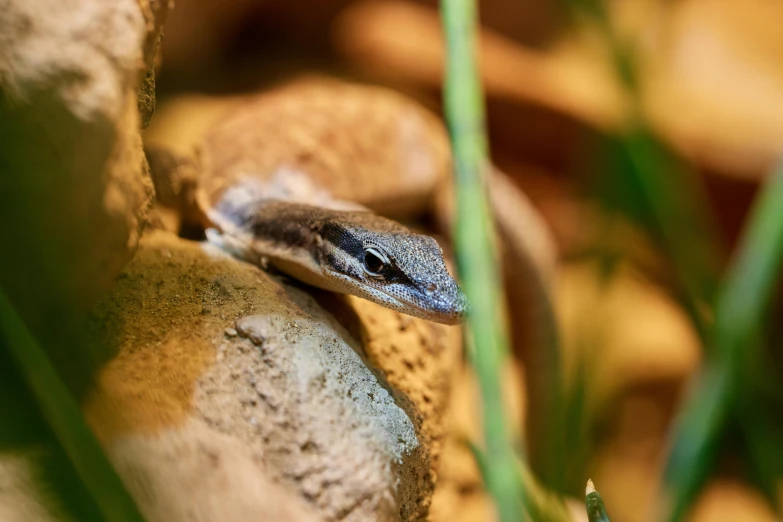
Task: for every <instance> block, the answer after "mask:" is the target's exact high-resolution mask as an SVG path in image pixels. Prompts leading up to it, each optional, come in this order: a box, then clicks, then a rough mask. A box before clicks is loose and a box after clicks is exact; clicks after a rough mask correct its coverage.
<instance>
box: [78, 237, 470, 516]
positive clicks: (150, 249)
mask: <svg viewBox="0 0 783 522" xmlns="http://www.w3.org/2000/svg"><path fill="white" fill-rule="evenodd" d="M310 294H312V295H310ZM313 296H315V298H314V297H313ZM326 309H328V310H329V311H330V312H331V313H329V312H327V311H326ZM91 325H92V326H91V329H90V339H91V340H90V342H89V344H88V346H89V350H88V352H89V353H91V354H92V355H93V356H94V357H95V358H96V359H97V360H100V359H103V358H106V359H109V362H108V363H107V364H106V365H105V366H104V367H103V370H102V372H101V373H100V374H99V376H98V380H97V384H96V386H95V387H94V389H93V390H92V392H91V393H90V395H89V397H88V400H87V403H86V411H87V414H88V418H89V419H90V422H91V424H92V426H93V427H94V428H95V430H96V432H97V433H98V434H99V437H100V438H101V440H102V442H103V443H104V446H105V447H106V448H107V450H108V452H109V455H110V458H111V459H112V460H113V462H114V463H115V464H116V466H117V468H118V471H119V473H120V475H121V476H122V478H123V479H124V480H125V482H126V484H127V485H128V487H129V489H130V491H131V493H132V494H133V495H134V497H135V498H136V499H137V501H138V502H139V504H140V507H141V509H142V511H143V512H144V513H145V515H146V516H147V517H148V519H149V520H150V521H151V522H154V521H164V520H165V521H175V522H176V521H179V520H182V521H185V520H270V521H271V520H274V521H286V520H292V521H293V520H297V521H300V520H301V521H308V520H345V521H368V520H378V521H387V520H388V521H394V520H406V521H407V520H417V519H421V518H422V517H424V516H425V515H426V512H427V509H428V506H429V501H430V498H431V494H432V490H433V486H434V473H433V471H432V469H433V465H434V463H435V460H436V457H437V454H438V452H439V449H440V444H441V439H442V438H443V435H444V431H443V427H442V426H443V415H444V407H445V403H446V397H447V390H448V382H449V375H450V373H452V372H453V370H454V368H455V367H456V364H457V362H458V360H459V354H460V338H459V329H457V328H450V327H446V326H441V325H436V324H432V323H428V322H426V321H421V320H417V319H414V318H408V317H403V316H400V315H399V314H397V313H395V312H392V311H390V310H386V309H383V308H380V307H378V306H377V305H374V304H372V303H369V302H367V301H362V300H358V299H352V298H344V297H341V296H335V295H332V294H329V293H321V292H316V291H313V290H309V291H305V288H304V287H297V286H296V285H295V284H293V283H292V282H290V281H286V280H281V279H278V278H277V277H273V276H270V275H269V274H267V273H266V272H264V271H262V270H260V269H259V268H257V267H254V266H252V265H250V264H247V263H244V262H241V261H237V260H235V259H233V258H230V257H228V256H227V255H226V254H224V253H222V252H221V251H219V250H217V249H215V248H214V247H212V246H210V245H207V244H202V243H197V242H192V241H186V240H182V239H179V238H176V237H175V236H173V235H170V234H169V233H167V232H163V231H159V232H155V233H151V234H150V235H149V237H147V238H146V239H145V240H143V242H142V247H141V249H140V250H139V252H138V253H137V255H136V256H135V257H134V259H133V261H132V262H131V263H130V265H129V266H128V267H127V269H126V270H125V272H123V274H122V276H121V278H120V280H119V282H118V283H117V285H116V288H115V290H114V291H113V292H112V293H111V294H110V295H109V296H107V297H106V299H105V300H103V301H102V302H101V303H100V305H99V306H98V307H97V308H96V310H95V311H94V314H93V318H92V320H91ZM114 353H116V355H112V354H114ZM381 368H382V369H381Z"/></svg>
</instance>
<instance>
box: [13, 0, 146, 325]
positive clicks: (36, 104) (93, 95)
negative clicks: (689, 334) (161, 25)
mask: <svg viewBox="0 0 783 522" xmlns="http://www.w3.org/2000/svg"><path fill="white" fill-rule="evenodd" d="M156 12H160V11H156ZM148 21H150V20H145V17H144V15H143V14H142V10H141V9H140V6H139V4H138V3H137V2H136V0H121V1H117V2H109V3H107V2H101V1H98V0H74V1H71V2H61V1H59V0H45V1H36V2H29V1H26V0H18V1H10V2H4V3H3V6H2V8H0V49H2V51H1V52H0V137H1V138H2V145H1V146H0V183H2V190H0V221H2V222H3V223H5V224H6V225H7V227H6V232H5V236H4V242H5V243H6V244H7V245H13V248H8V249H4V253H3V255H2V256H0V283H1V284H2V286H3V288H4V289H5V290H6V291H7V292H8V293H9V294H10V296H11V298H12V300H13V302H14V304H15V306H16V307H17V309H18V310H19V311H20V313H22V315H23V316H24V317H25V319H26V320H27V321H28V323H29V324H30V325H31V327H32V328H33V330H34V331H35V332H36V333H37V334H39V335H40V336H42V337H44V338H45V339H47V340H48V339H59V337H60V336H61V335H62V330H63V328H65V327H68V326H71V325H72V324H73V323H74V322H75V320H76V319H78V318H80V316H82V315H83V314H84V313H85V312H86V310H87V309H88V307H89V306H90V305H91V304H92V303H93V302H94V299H95V297H96V295H97V294H98V292H99V291H101V290H103V289H105V288H107V287H108V286H109V284H110V283H111V281H112V280H113V279H114V277H115V276H116V275H117V273H119V271H120V270H121V269H122V267H123V266H124V264H125V263H126V262H127V261H128V259H129V258H130V256H131V254H132V251H133V249H134V247H135V245H136V242H137V241H138V237H139V233H140V230H141V227H142V225H143V222H144V215H145V212H146V208H147V205H148V203H149V201H150V198H151V196H152V191H151V184H150V183H149V180H148V177H147V173H146V170H147V167H146V162H145V160H144V156H143V154H142V150H141V139H140V136H139V130H138V129H139V115H138V108H137V93H138V89H139V82H140V80H141V78H142V77H143V72H144V69H145V64H144V61H143V47H144V42H145V39H147V38H148V36H149V34H150V32H153V31H154V30H155V24H154V23H152V24H149V25H148V23H147V22H148ZM54 311H56V313H55V312H54Z"/></svg>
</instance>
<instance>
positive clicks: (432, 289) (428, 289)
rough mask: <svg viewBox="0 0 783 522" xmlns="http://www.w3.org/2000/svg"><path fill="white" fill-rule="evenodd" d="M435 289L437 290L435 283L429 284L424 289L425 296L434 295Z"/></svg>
mask: <svg viewBox="0 0 783 522" xmlns="http://www.w3.org/2000/svg"><path fill="white" fill-rule="evenodd" d="M437 289H438V285H436V284H435V283H429V284H428V285H427V286H426V287H424V292H425V293H426V294H427V295H432V294H434V293H435V290H437Z"/></svg>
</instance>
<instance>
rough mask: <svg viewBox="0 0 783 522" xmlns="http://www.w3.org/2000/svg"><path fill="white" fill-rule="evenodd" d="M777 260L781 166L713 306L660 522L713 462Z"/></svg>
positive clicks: (667, 475) (679, 512)
mask: <svg viewBox="0 0 783 522" xmlns="http://www.w3.org/2000/svg"><path fill="white" fill-rule="evenodd" d="M782 261H783V165H781V167H779V168H778V169H777V171H776V172H775V173H773V175H772V176H771V177H770V179H769V181H768V182H767V184H766V186H765V187H764V188H763V189H762V191H761V193H760V194H759V196H758V197H757V199H756V201H755V203H754V206H753V209H752V210H751V213H750V217H749V219H748V225H747V228H746V230H745V233H744V234H743V235H742V239H741V241H740V245H739V248H738V250H737V255H736V257H735V259H734V261H733V263H732V264H731V266H730V267H729V271H728V273H727V276H726V278H725V280H724V283H723V286H722V290H721V292H720V293H719V295H718V299H717V302H716V306H715V325H714V330H713V334H712V337H711V340H712V344H713V350H714V357H713V358H712V359H711V360H710V361H709V363H708V364H707V366H706V368H705V369H704V371H703V372H702V374H701V375H700V376H699V378H698V380H697V381H696V385H695V387H694V389H693V392H692V394H691V395H690V396H689V400H688V401H687V402H686V405H685V408H684V409H683V411H682V413H681V415H680V418H679V422H678V423H677V425H676V426H675V431H674V437H673V444H672V450H671V453H670V455H669V459H668V462H667V466H666V469H665V472H664V486H665V494H666V502H665V504H664V506H665V508H664V509H665V511H666V513H665V520H669V521H672V522H675V521H679V520H682V519H683V517H684V516H685V514H686V511H687V509H688V507H689V506H690V504H691V503H692V501H693V499H694V497H695V496H696V494H697V493H698V491H699V489H700V488H701V486H702V483H703V481H704V478H705V477H706V474H707V472H708V470H709V467H710V466H711V464H712V462H713V461H714V455H715V452H716V450H717V447H718V444H719V437H720V433H721V431H722V429H723V427H724V425H725V423H726V420H727V417H728V413H729V412H728V409H729V408H730V407H731V406H732V404H733V403H734V398H735V396H736V389H737V388H736V387H737V384H738V381H739V379H741V378H742V376H743V371H742V370H743V368H744V367H746V362H747V361H749V360H751V361H752V360H754V359H758V357H760V354H759V353H758V351H759V349H760V348H761V345H760V343H758V342H756V340H757V335H758V332H759V331H760V329H761V326H762V325H761V321H762V318H763V317H764V316H765V315H766V312H767V309H768V307H769V305H770V302H771V299H772V294H773V291H774V290H775V287H776V286H775V284H776V281H777V280H778V278H779V275H780V269H781V265H782V263H781V262H782Z"/></svg>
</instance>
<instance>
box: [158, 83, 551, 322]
mask: <svg viewBox="0 0 783 522" xmlns="http://www.w3.org/2000/svg"><path fill="white" fill-rule="evenodd" d="M230 105H233V107H231V108H230V109H228V110H225V109H224V110H222V111H213V113H214V114H215V116H217V117H214V116H213V117H212V118H208V119H207V118H204V123H203V124H202V125H203V129H202V131H203V132H202V133H201V134H200V136H199V138H200V141H198V140H193V139H192V140H191V141H190V142H188V143H187V144H186V146H184V147H181V148H180V149H181V150H182V149H184V153H185V154H184V156H185V158H190V159H189V160H188V161H190V162H191V165H192V166H194V169H192V170H193V171H194V172H191V173H190V174H189V180H190V181H189V183H186V185H187V186H182V187H180V188H179V189H178V192H179V194H178V197H179V202H173V200H174V199H176V198H175V197H174V196H173V195H171V194H169V193H170V192H171V189H170V188H168V189H167V187H166V184H167V183H169V184H170V183H171V179H168V178H170V177H171V175H170V172H171V171H172V166H171V165H168V166H167V165H166V161H165V157H166V155H167V154H168V155H169V157H170V156H171V155H172V154H173V151H171V150H170V151H168V153H167V154H163V152H164V151H162V150H160V149H159V148H155V151H154V153H153V154H148V159H149V161H150V163H151V167H152V168H151V173H152V175H153V181H155V185H156V193H157V194H158V198H159V200H161V201H162V202H164V203H166V201H168V204H169V205H170V206H178V207H179V213H180V214H181V215H182V216H183V217H184V220H185V221H186V224H189V225H191V226H192V225H194V224H195V225H196V226H197V228H200V229H203V230H205V231H206V237H207V239H208V240H209V241H210V242H212V243H215V244H217V245H218V246H220V247H222V248H223V249H225V250H227V251H229V252H231V253H233V254H234V255H235V256H237V257H240V258H243V259H246V260H249V261H251V262H254V263H256V264H260V265H261V266H262V267H263V266H267V265H271V266H272V267H273V268H275V269H277V270H279V271H280V272H282V273H284V274H286V275H288V276H291V277H293V278H294V279H298V280H300V281H302V282H304V283H307V284H310V285H312V286H315V287H319V288H323V289H326V290H330V291H334V292H339V293H347V294H352V295H356V296H358V297H361V298H364V299H368V300H370V301H374V302H375V303H378V304H380V305H382V306H385V307H387V308H391V309H394V310H397V311H398V312H401V313H403V314H407V315H412V316H417V317H421V318H424V319H428V320H431V321H434V322H439V323H443V324H451V325H453V324H459V323H460V322H462V320H463V319H464V317H465V314H466V312H467V309H468V303H467V300H466V299H465V296H464V294H463V292H462V291H461V290H460V288H459V286H458V285H457V283H456V282H455V280H454V278H453V277H452V276H451V275H450V274H449V272H448V269H447V267H446V263H445V261H444V259H443V253H442V250H441V248H440V247H439V246H438V243H437V242H436V241H435V240H434V239H433V238H432V237H429V236H425V235H421V234H417V233H414V232H412V231H411V230H409V229H408V228H406V227H404V226H403V225H401V224H400V223H399V222H398V220H402V219H405V218H408V217H411V216H417V215H421V214H422V213H429V214H430V215H432V216H434V217H435V221H436V224H437V225H438V228H439V229H440V230H441V231H448V230H450V228H451V222H450V219H451V217H452V216H453V214H454V213H453V210H452V209H451V208H450V206H451V200H452V198H451V196H450V194H451V192H450V190H451V187H450V176H449V175H448V174H449V171H450V165H451V160H450V150H449V145H448V138H447V137H446V134H445V130H444V128H443V125H442V123H441V122H440V121H439V119H438V118H437V116H435V115H434V114H432V113H430V112H429V111H427V110H426V109H424V108H423V107H421V106H419V105H418V104H415V103H412V102H411V101H409V100H408V99H407V98H405V97H404V96H402V95H399V94H396V93H394V92H393V91H390V90H388V89H384V88H380V87H370V86H363V85H355V84H349V83H346V82H342V81H334V80H324V79H322V78H319V79H316V80H315V81H314V80H313V79H312V78H306V79H300V80H298V81H293V82H290V83H288V84H286V85H284V86H282V87H280V88H277V89H273V90H272V91H269V92H265V93H262V94H260V95H251V96H249V97H248V98H243V99H240V100H238V101H234V102H232V103H230ZM191 133H193V134H196V135H198V134H199V133H197V132H193V131H192V130H191ZM153 143H154V140H153ZM196 144H197V145H196ZM167 145H168V146H169V147H170V148H171V144H167ZM194 145H196V146H195V149H196V154H195V156H194V155H192V154H190V152H191V150H192V149H193V148H194ZM177 148H178V147H176V146H174V147H173V149H177ZM174 155H175V156H176V154H174ZM355 157H358V158H359V160H360V161H359V160H355V159H354V158H355ZM162 158H163V159H164V160H163V161H161V159H162ZM182 159H183V158H182V157H181V156H180V157H179V160H178V161H180V162H181V161H182ZM169 163H171V160H169ZM489 183H490V186H489V189H491V190H489V195H490V196H491V199H492V201H493V210H494V213H495V217H496V219H497V220H498V230H499V232H501V235H503V236H504V237H503V241H502V242H503V245H502V246H503V248H504V250H510V251H511V253H512V256H513V257H514V258H515V259H514V260H512V263H511V264H513V265H514V266H517V267H520V269H521V270H522V272H523V273H525V274H527V276H525V278H526V279H527V281H525V282H526V283H529V282H531V281H532V282H535V283H536V284H534V285H532V288H533V293H538V292H539V290H537V289H542V290H541V291H543V292H546V291H547V289H548V288H549V287H550V286H551V278H552V273H551V272H552V268H551V267H552V266H553V262H552V258H553V253H552V250H553V249H552V245H551V239H550V238H549V235H548V232H547V231H546V227H545V225H544V224H543V222H542V220H541V219H540V217H539V216H538V215H537V213H536V211H535V210H534V209H533V208H532V206H531V205H530V202H529V201H528V200H527V199H526V198H525V197H524V195H523V194H521V192H520V191H518V189H516V187H514V186H513V184H512V183H510V182H508V181H507V180H505V179H504V178H503V176H502V175H501V174H500V173H499V172H497V171H496V170H494V169H492V172H491V175H490V176H489ZM175 192H176V191H175ZM494 203H497V204H494ZM194 209H196V210H197V211H196V212H194ZM382 215H383V216H384V217H382ZM389 218H393V219H394V220H393V219H389ZM509 247H510V248H509ZM525 287H526V288H527V287H531V285H525Z"/></svg>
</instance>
